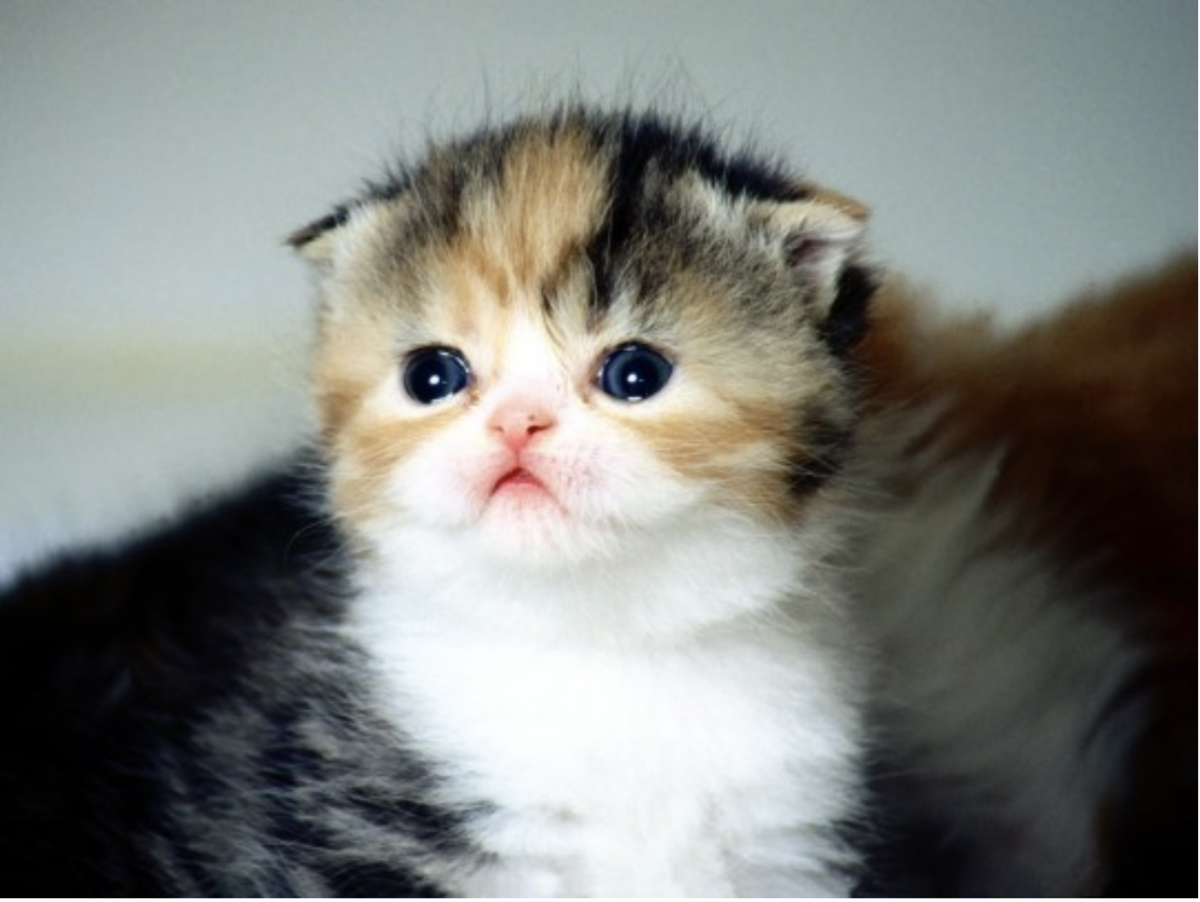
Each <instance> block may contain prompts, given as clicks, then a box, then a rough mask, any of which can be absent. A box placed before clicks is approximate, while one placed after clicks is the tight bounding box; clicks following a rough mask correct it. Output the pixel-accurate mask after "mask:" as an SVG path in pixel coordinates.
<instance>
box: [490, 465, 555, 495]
mask: <svg viewBox="0 0 1200 902" xmlns="http://www.w3.org/2000/svg"><path fill="white" fill-rule="evenodd" d="M502 491H519V492H526V491H539V492H545V491H546V486H545V485H543V484H542V481H541V480H540V479H538V478H537V477H536V476H534V475H533V474H532V473H530V472H529V471H528V470H526V469H525V468H524V467H515V468H513V469H512V470H509V471H508V472H507V473H505V474H504V475H503V476H501V477H500V478H499V479H498V480H496V484H495V486H493V487H492V495H493V496H495V495H498V494H500V493H501V492H502Z"/></svg>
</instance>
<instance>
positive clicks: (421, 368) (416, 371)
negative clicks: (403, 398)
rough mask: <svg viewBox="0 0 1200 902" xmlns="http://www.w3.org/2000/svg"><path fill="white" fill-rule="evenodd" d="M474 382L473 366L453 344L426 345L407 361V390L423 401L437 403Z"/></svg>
mask: <svg viewBox="0 0 1200 902" xmlns="http://www.w3.org/2000/svg"><path fill="white" fill-rule="evenodd" d="M470 384H471V368H470V367H468V366H467V361H466V360H464V359H463V357H462V355H461V354H459V353H458V352H457V351H454V350H451V349H450V348H422V349H421V350H419V351H414V352H413V353H412V354H410V355H409V356H408V359H407V360H406V361H405V362H404V390H405V391H406V392H408V396H409V397H410V398H412V399H413V400H414V401H416V402H418V403H419V404H437V403H438V402H439V401H445V400H446V399H447V398H450V397H453V396H454V395H457V394H458V393H459V392H461V391H462V390H463V389H465V388H466V387H467V386H469V385H470Z"/></svg>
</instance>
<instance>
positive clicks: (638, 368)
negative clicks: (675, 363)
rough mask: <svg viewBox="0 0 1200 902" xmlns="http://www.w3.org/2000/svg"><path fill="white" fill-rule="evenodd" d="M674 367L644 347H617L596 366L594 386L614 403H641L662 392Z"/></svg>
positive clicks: (637, 345)
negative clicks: (614, 401) (597, 367)
mask: <svg viewBox="0 0 1200 902" xmlns="http://www.w3.org/2000/svg"><path fill="white" fill-rule="evenodd" d="M673 370H674V367H672V366H671V362H670V361H669V360H667V358H665V357H663V355H662V354H660V353H658V351H655V350H653V349H651V348H648V347H646V346H645V345H640V344H628V345H623V346H622V347H619V348H617V349H616V350H615V351H613V352H612V353H611V354H609V355H608V356H607V357H606V358H604V363H602V364H601V365H600V372H599V373H598V374H597V376H596V384H597V385H598V386H599V387H600V390H601V391H602V392H604V393H605V394H606V395H608V396H609V397H612V398H616V399H617V400H618V401H628V402H629V403H634V402H637V401H645V400H646V399H647V398H649V397H651V396H653V395H657V394H658V393H659V392H660V391H662V390H663V387H664V386H665V385H666V384H667V381H668V380H669V379H670V378H671V373H672V372H673Z"/></svg>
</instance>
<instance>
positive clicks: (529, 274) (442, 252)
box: [427, 127, 609, 311]
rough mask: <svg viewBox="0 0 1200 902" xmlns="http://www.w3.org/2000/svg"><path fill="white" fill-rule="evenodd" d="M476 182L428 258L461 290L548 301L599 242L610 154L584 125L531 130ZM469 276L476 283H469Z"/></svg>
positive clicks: (505, 303) (532, 304) (531, 303)
mask: <svg viewBox="0 0 1200 902" xmlns="http://www.w3.org/2000/svg"><path fill="white" fill-rule="evenodd" d="M496 153H497V155H498V158H497V159H496V160H495V163H496V164H497V165H496V166H495V167H494V168H489V172H488V173H487V175H490V177H480V176H478V175H477V177H476V179H475V180H474V181H473V182H472V183H470V184H468V186H467V187H466V189H465V190H464V192H463V194H462V196H461V200H460V210H459V216H458V218H457V228H456V229H455V230H454V232H453V233H452V234H451V235H448V236H446V240H445V241H444V242H440V243H438V244H437V245H436V249H435V250H434V252H433V253H432V254H431V259H430V260H428V261H427V262H428V264H429V266H430V271H431V272H434V273H436V277H438V278H439V281H441V282H442V283H443V284H447V285H457V286H458V287H459V288H460V290H459V291H456V292H453V293H454V294H455V295H457V296H459V297H464V296H465V297H474V296H477V294H478V290H479V289H480V288H483V289H485V290H486V294H487V297H488V301H489V303H492V304H496V305H498V306H499V307H500V308H501V309H515V308H524V309H525V310H530V311H532V310H536V309H537V308H540V307H541V306H542V305H543V304H544V303H545V302H546V299H547V297H548V296H549V295H552V294H553V293H554V288H555V286H556V285H557V284H559V283H560V282H561V281H563V279H564V278H566V272H567V270H568V269H569V268H570V266H571V265H572V264H573V263H574V262H577V261H578V258H579V255H580V252H581V250H582V249H583V248H584V247H585V246H586V245H587V244H588V243H589V242H590V241H591V239H592V236H593V235H594V234H595V232H596V230H597V228H598V227H599V224H600V222H601V221H602V219H603V216H604V211H605V209H606V205H607V196H608V170H609V167H608V161H607V159H606V154H605V153H604V151H603V148H602V147H600V146H598V145H597V144H596V142H595V141H594V140H593V137H592V136H591V135H589V134H588V133H587V132H586V131H585V130H584V129H583V128H582V127H574V128H571V127H567V128H561V129H555V130H547V129H529V130H526V131H525V132H523V133H520V134H518V135H517V136H515V137H514V138H512V139H511V140H510V141H508V142H505V143H504V144H503V145H502V146H501V147H500V148H499V149H498V150H497V151H496ZM464 280H469V281H470V282H472V283H473V284H471V285H462V284H461V283H462V282H463V281H464Z"/></svg>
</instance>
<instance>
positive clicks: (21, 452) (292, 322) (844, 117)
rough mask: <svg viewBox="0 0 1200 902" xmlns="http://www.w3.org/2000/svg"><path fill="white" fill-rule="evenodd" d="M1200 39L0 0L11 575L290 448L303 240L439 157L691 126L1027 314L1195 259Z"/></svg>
mask: <svg viewBox="0 0 1200 902" xmlns="http://www.w3.org/2000/svg"><path fill="white" fill-rule="evenodd" d="M1196 34H1197V32H1196V4H1195V2H1194V0H1139V2H1137V3H1132V2H1128V0H1056V2H1053V3H1048V2H1042V0H1007V2H1004V3H1000V2H992V3H980V2H970V0H936V2H930V0H909V2H905V3H898V2H894V3H883V2H870V0H815V2H814V0H787V2H781V0H753V2H732V0H730V2H699V0H670V2H632V0H605V2H602V3H601V2H591V3H583V2H558V0H527V2H508V3H499V2H463V0H452V2H446V0H443V2H436V3H435V2H423V3H418V2H364V0H354V2H349V0H347V2H331V0H256V2H252V3H245V2H235V0H199V2H189V3H182V2H180V3H148V2H147V3H118V2H82V0H78V2H70V0H53V2H42V0H7V2H5V3H4V4H2V5H0V572H2V571H3V567H4V564H5V562H9V563H10V564H11V562H12V561H13V560H15V559H17V558H19V557H22V556H25V555H27V554H29V553H31V552H32V550H34V549H37V548H41V547H44V546H46V545H47V544H52V543H57V542H61V541H64V540H65V539H66V538H68V537H70V536H75V535H95V534H103V533H105V532H107V531H108V530H109V529H110V527H111V525H112V524H114V523H115V524H125V523H129V522H132V521H133V520H135V519H137V518H138V517H140V516H142V515H143V514H144V513H145V512H147V511H156V510H160V509H163V508H164V506H165V504H166V503H167V501H168V500H169V499H170V498H172V497H174V496H176V495H178V494H180V493H190V492H194V491H196V490H197V489H198V488H199V487H200V486H202V485H204V484H206V483H208V482H209V481H211V480H212V479H214V478H226V477H228V476H229V475H230V474H234V473H237V472H240V471H241V470H243V469H244V468H245V467H246V466H247V464H248V461H250V460H252V459H255V458H258V457H260V456H262V455H263V454H266V453H270V452H271V451H272V450H273V449H278V448H280V447H283V446H286V445H287V444H288V443H290V442H291V441H292V438H293V436H295V435H296V434H297V433H298V432H299V431H301V430H302V429H303V423H304V419H305V404H304V400H303V392H302V373H303V363H302V361H303V351H304V343H305V334H306V326H307V319H308V314H309V309H310V302H309V286H308V284H307V281H306V278H305V274H304V273H303V270H302V267H301V266H300V264H299V263H298V262H296V261H294V260H292V259H291V258H290V257H289V255H288V254H287V253H286V252H285V251H284V250H283V249H281V247H280V243H279V239H280V237H281V236H282V235H284V234H285V233H286V232H287V231H288V230H289V229H291V228H292V227H294V226H297V225H300V224H302V223H304V222H305V221H307V220H309V219H311V218H313V217H315V216H317V215H319V214H321V213H323V212H324V211H325V209H326V208H327V207H328V206H329V205H330V204H331V203H332V202H333V201H334V200H337V199H339V198H341V197H343V196H344V195H346V194H347V193H350V192H352V191H353V190H354V189H355V188H356V186H357V183H358V180H359V179H360V178H361V177H364V176H367V175H370V174H372V173H373V172H375V171H377V170H378V168H379V163H381V162H382V161H384V160H386V159H387V157H388V156H389V155H390V154H391V153H393V152H396V151H403V150H405V149H409V148H415V147H418V146H420V144H421V143H422V141H423V139H424V137H425V135H426V134H427V133H428V132H429V131H431V130H432V131H433V132H434V133H441V134H444V133H446V132H447V131H450V130H453V129H455V128H457V127H464V126H470V125H471V124H472V122H473V120H474V119H475V118H476V117H477V116H478V114H479V113H480V112H481V111H482V110H484V109H496V108H500V109H505V108H510V107H512V106H513V104H514V102H519V101H520V99H521V98H523V97H529V96H531V95H532V96H535V97H537V96H541V95H542V93H544V92H545V91H546V90H547V89H548V90H550V91H553V89H554V88H556V87H558V86H563V85H567V86H570V85H576V84H578V85H581V86H582V88H583V91H584V93H585V94H586V95H589V96H599V97H601V98H604V97H613V96H617V97H622V98H626V97H629V96H633V97H635V98H646V97H656V96H661V95H664V94H665V95H666V96H670V97H674V98H677V99H681V100H682V101H683V102H684V103H685V104H686V105H688V106H689V107H691V108H693V109H695V108H699V109H703V110H707V111H708V112H709V113H710V115H711V116H712V117H713V118H715V119H716V120H718V121H722V122H726V121H727V122H730V123H732V124H733V125H734V126H736V127H737V128H738V129H740V130H743V131H746V130H749V131H752V132H754V133H756V134H757V135H759V136H760V137H761V138H762V140H763V142H764V143H765V144H766V145H768V146H771V147H779V148H782V149H785V150H786V151H787V152H788V153H789V154H790V155H791V156H792V157H793V158H794V159H795V160H796V161H797V162H798V163H799V164H800V165H802V166H803V167H804V168H805V169H806V170H807V171H808V172H810V173H811V174H812V175H814V176H815V177H817V178H819V179H820V180H822V181H824V182H826V183H827V184H830V185H831V186H834V187H837V188H838V189H840V190H843V191H846V192H847V193H850V194H853V195H855V196H856V197H859V198H860V199H862V200H864V201H866V202H868V203H870V204H871V205H872V206H873V207H874V208H875V220H874V229H875V240H876V245H877V247H878V249H879V252H880V255H881V257H882V258H883V259H884V260H886V261H887V262H888V263H889V264H891V265H892V266H893V267H894V268H895V269H898V270H901V271H904V272H906V273H909V274H911V275H914V276H916V277H918V278H920V279H923V280H925V281H926V282H928V283H929V284H931V285H932V286H934V287H935V288H936V289H937V291H938V293H939V294H940V295H941V296H942V297H944V298H945V299H946V300H948V301H952V302H954V303H958V304H963V305H989V306H994V307H996V308H997V309H998V310H1000V311H1001V312H1002V315H1003V316H1004V317H1005V318H1007V319H1016V318H1019V317H1021V316H1025V315H1028V314H1029V313H1030V312H1031V311H1036V310H1039V309H1044V308H1046V307H1047V306H1048V305H1050V304H1052V303H1054V302H1055V300H1056V299H1058V298H1060V297H1062V296H1063V295H1065V294H1067V293H1069V292H1072V291H1074V290H1075V289H1077V288H1079V287H1080V286H1084V285H1087V284H1092V283H1096V282H1103V281H1105V280H1107V279H1110V278H1112V277H1113V276H1115V275H1117V274H1119V273H1121V272H1124V271H1127V270H1128V269H1130V268H1133V267H1138V266H1143V265H1149V264H1153V263H1155V262H1157V261H1159V260H1161V259H1162V258H1163V257H1164V256H1165V255H1166V254H1167V253H1169V252H1170V251H1172V250H1176V249H1179V248H1183V247H1193V248H1194V247H1195V244H1196V202H1195V198H1196V172H1197V170H1196V134H1197V132H1196V124H1197V121H1196V118H1195V115H1194V113H1193V111H1194V110H1195V109H1196V79H1195V77H1196ZM1189 378H1190V377H1189Z"/></svg>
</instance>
